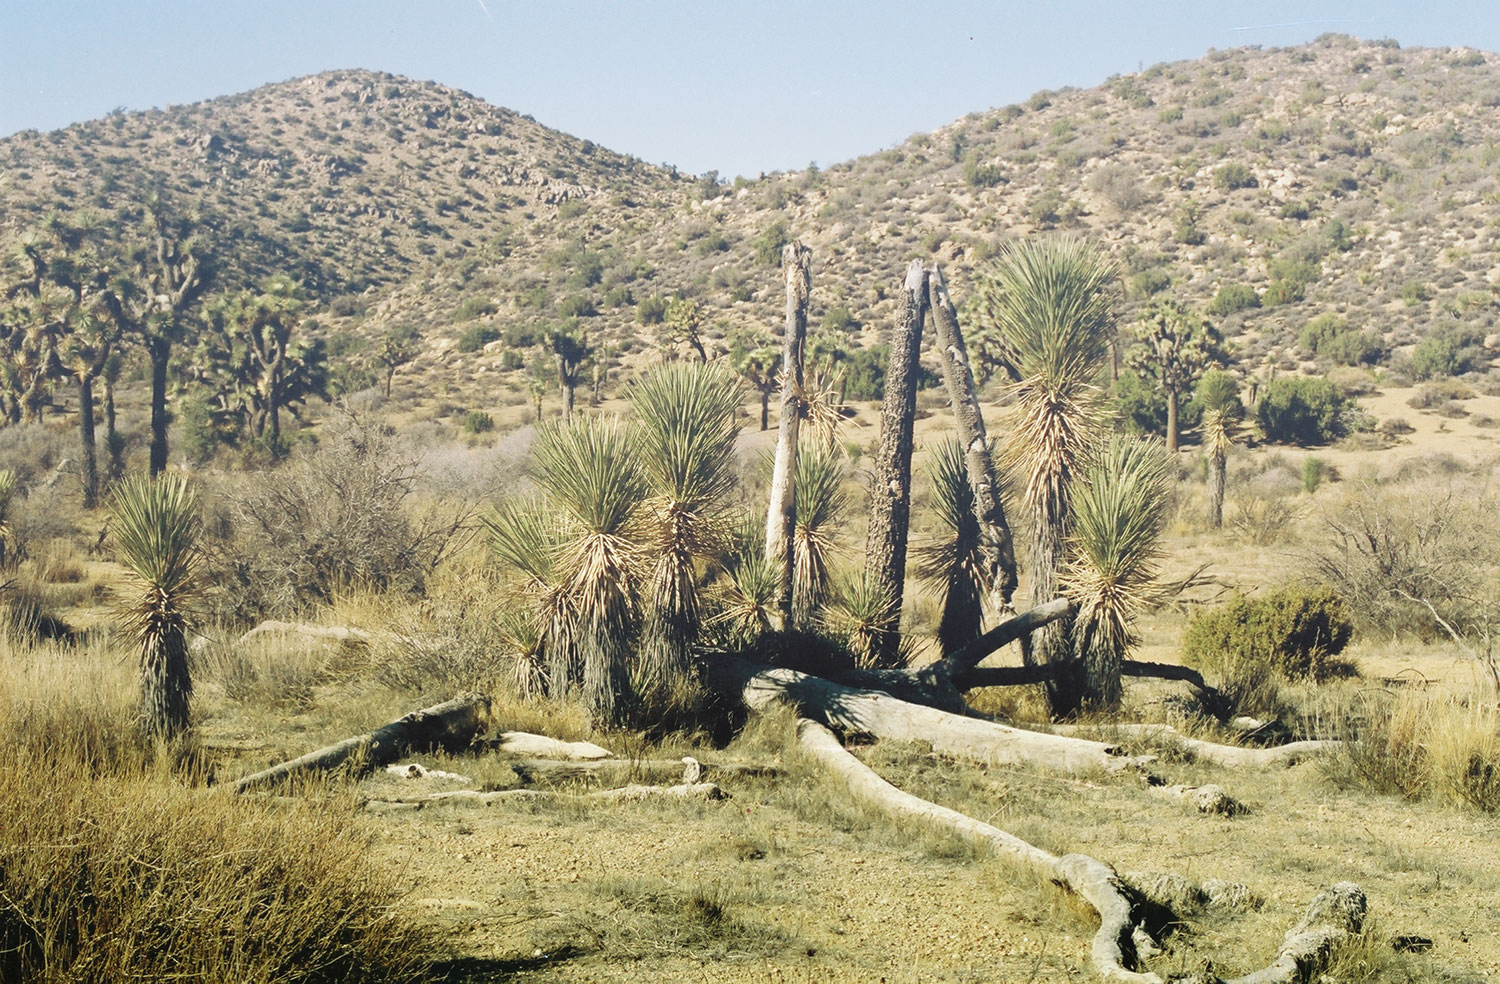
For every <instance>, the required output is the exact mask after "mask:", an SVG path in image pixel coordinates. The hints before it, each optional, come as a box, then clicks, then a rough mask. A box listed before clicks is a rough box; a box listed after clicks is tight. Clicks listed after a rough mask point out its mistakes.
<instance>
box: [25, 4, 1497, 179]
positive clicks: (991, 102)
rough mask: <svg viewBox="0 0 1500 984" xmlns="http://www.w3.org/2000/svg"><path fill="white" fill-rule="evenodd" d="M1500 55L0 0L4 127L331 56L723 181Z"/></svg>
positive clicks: (932, 9) (1295, 40) (1136, 13)
mask: <svg viewBox="0 0 1500 984" xmlns="http://www.w3.org/2000/svg"><path fill="white" fill-rule="evenodd" d="M1330 31H1332V32H1337V33H1341V34H1351V35H1354V36H1356V37H1361V38H1367V39H1371V40H1373V39H1376V38H1394V39H1395V40H1396V41H1398V42H1399V43H1400V44H1401V45H1402V46H1403V47H1415V46H1446V45H1467V46H1469V47H1474V48H1480V49H1482V50H1485V51H1500V8H1497V7H1496V6H1495V4H1494V2H1493V0H1468V2H1455V0H1428V2H1423V3H1416V2H1412V0H1364V2H1349V0H1284V2H1271V0H1265V2H1232V0H1190V2H1180V0H1058V2H1048V0H1030V2H1024V3H1017V2H1010V0H1004V2H1000V0H996V2H978V0H953V2H948V3H927V4H923V3H914V2H910V0H907V2H893V0H869V2H863V3H857V2H852V0H826V2H820V0H696V2H689V0H613V2H610V0H0V136H7V135H9V134H11V133H14V132H16V131H18V130H23V129H38V130H51V129H55V128H57V127H61V126H66V125H67V124H69V123H74V122H78V121H80V120H86V119H92V118H95V117H99V116H103V115H105V114H106V113H108V112H110V111H111V110H114V109H117V108H124V109H127V110H135V109H149V108H151V107H153V106H167V105H174V104H181V103H190V102H197V101H200V100H203V99H208V98H212V97H214V96H220V95H228V94H231V93H236V92H241V91H244V90H247V89H252V88H254V87H256V86H258V85H264V84H267V83H271V82H280V81H284V80H286V79H289V78H295V77H298V76H302V75H310V74H313V73H316V72H320V71H326V70H329V69H336V68H366V69H373V70H381V71H387V72H393V73H396V74H398V75H406V76H409V77H412V78H416V79H421V80H432V81H437V82H441V83H443V84H445V85H450V86H455V87H457V88H460V89H464V90H467V91H468V92H470V93H472V94H474V95H476V96H479V97H481V98H483V99H485V100H487V101H489V102H491V103H495V104H497V105H500V106H505V107H508V108H510V109H513V110H516V111H518V112H522V113H527V114H530V115H531V116H533V117H535V118H536V119H537V120H538V121H539V122H541V123H543V124H545V125H547V126H551V127H554V128H556V129H559V130H563V131H565V132H567V133H571V134H573V135H574V136H577V137H580V138H586V139H589V140H593V141H594V142H595V143H598V144H601V145H603V146H605V147H608V148H610V149H612V150H616V151H620V152H622V153H627V154H633V155H635V156H637V157H639V158H641V159H643V160H646V161H649V162H651V163H658V164H670V165H675V166H677V167H679V168H681V169H682V170H684V171H688V172H690V173H693V174H701V173H703V172H705V171H709V170H714V171H718V172H719V173H720V175H721V176H722V177H726V178H728V177H733V176H735V175H739V174H743V175H745V176H747V177H753V176H755V175H757V174H759V173H761V172H769V171H778V170H793V169H798V168H802V167H805V166H807V164H808V163H810V162H817V163H818V164H819V165H821V166H827V165H829V164H833V163H837V162H839V161H843V160H848V159H850V158H852V157H856V156H859V155H861V154H868V153H873V152H875V151H879V150H882V149H884V148H887V147H891V146H894V145H895V144H897V143H899V142H901V141H902V140H904V139H906V138H907V137H908V136H910V135H912V134H913V133H917V132H922V131H928V130H932V129H935V128H937V127H939V126H942V125H944V124H945V123H949V122H951V121H953V120H955V119H957V118H959V117H961V116H963V115H965V114H967V113H971V112H976V111H981V110H985V109H989V108H991V107H995V106H1004V105H1006V104H1008V103H1012V102H1019V101H1022V100H1024V99H1026V98H1027V97H1028V96H1030V95H1031V94H1032V93H1033V92H1036V91H1037V90H1039V89H1051V88H1061V87H1063V86H1077V87H1080V88H1082V87H1088V86H1092V85H1097V84H1098V83H1100V82H1102V81H1104V80H1105V79H1107V78H1108V77H1110V76H1111V75H1115V74H1124V73H1129V72H1134V71H1137V70H1138V69H1140V68H1143V67H1146V66H1150V65H1152V64H1154V63H1156V62H1162V61H1176V60H1179V59H1186V58H1198V57H1201V56H1202V55H1204V54H1206V53H1207V52H1208V50H1209V49H1210V48H1219V49H1226V48H1237V47H1243V46H1246V45H1261V46H1264V47H1272V46H1286V45H1294V44H1300V43H1303V42H1305V41H1310V40H1312V39H1313V38H1315V37H1317V36H1318V35H1320V34H1323V33H1325V32H1330Z"/></svg>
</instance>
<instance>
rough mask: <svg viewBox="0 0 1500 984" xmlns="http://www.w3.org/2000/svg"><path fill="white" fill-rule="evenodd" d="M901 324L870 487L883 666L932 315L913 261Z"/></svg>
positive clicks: (895, 642)
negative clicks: (883, 608)
mask: <svg viewBox="0 0 1500 984" xmlns="http://www.w3.org/2000/svg"><path fill="white" fill-rule="evenodd" d="M902 300H903V303H902V306H901V314H900V320H899V321H898V322H897V323H896V331H895V334H894V336H893V337H892V338H891V361H890V365H889V367H888V368H887V369H886V374H885V400H884V402H883V403H882V405H881V408H880V450H879V451H878V452H877V454H876V456H875V474H874V476H873V479H872V482H871V488H870V529H869V534H868V538H867V539H866V541H865V577H866V578H867V579H868V580H869V582H870V584H871V586H872V587H873V588H874V589H875V590H876V591H877V592H878V593H879V595H880V597H883V598H884V599H885V600H886V603H887V604H888V606H889V608H888V609H887V614H886V618H885V620H884V625H883V626H882V628H881V630H880V631H878V632H877V633H876V634H875V639H874V647H873V648H874V652H873V653H872V657H873V658H874V660H875V662H876V663H877V664H885V665H890V664H892V663H893V662H895V660H896V657H897V653H898V651H899V648H900V643H901V635H900V623H901V603H902V600H903V595H904V593H905V586H906V542H907V533H908V531H909V529H910V526H911V452H912V426H913V423H914V422H915V419H916V412H917V372H918V365H917V356H918V351H919V349H920V347H921V344H922V321H923V317H924V315H925V314H926V311H927V271H926V270H924V269H923V268H922V263H921V261H920V260H913V261H912V262H911V266H910V267H908V268H907V271H906V283H905V285H904V293H903V299H902Z"/></svg>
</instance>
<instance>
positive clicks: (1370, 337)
mask: <svg viewBox="0 0 1500 984" xmlns="http://www.w3.org/2000/svg"><path fill="white" fill-rule="evenodd" d="M1297 341H1298V342H1299V343H1300V344H1301V346H1302V347H1303V348H1305V349H1307V350H1308V351H1310V352H1311V353H1312V354H1313V355H1315V356H1317V357H1318V358H1320V359H1327V360H1329V361H1330V362H1336V363H1338V364H1339V365H1344V366H1371V365H1375V364H1376V363H1377V362H1379V361H1380V360H1381V359H1382V358H1384V357H1385V345H1384V344H1383V343H1382V341H1381V340H1380V338H1379V336H1377V335H1375V334H1374V333H1372V332H1362V331H1357V330H1355V329H1353V328H1351V327H1349V322H1348V321H1346V320H1344V319H1343V318H1340V317H1338V316H1337V315H1332V314H1321V315H1319V316H1318V317H1316V318H1314V319H1312V320H1311V321H1309V322H1308V323H1307V324H1306V325H1304V326H1303V328H1302V331H1301V333H1300V334H1298V336H1297Z"/></svg>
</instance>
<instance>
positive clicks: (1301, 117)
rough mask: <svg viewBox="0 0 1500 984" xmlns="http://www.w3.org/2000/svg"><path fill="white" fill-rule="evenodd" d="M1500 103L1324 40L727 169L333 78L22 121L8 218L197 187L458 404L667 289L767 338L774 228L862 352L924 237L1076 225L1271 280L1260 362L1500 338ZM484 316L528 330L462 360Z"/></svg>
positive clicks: (1182, 66) (938, 247)
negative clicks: (798, 163) (49, 127)
mask: <svg viewBox="0 0 1500 984" xmlns="http://www.w3.org/2000/svg"><path fill="white" fill-rule="evenodd" d="M1497 106H1500V58H1497V57H1496V56H1486V55H1484V54H1481V53H1479V52H1476V51H1472V50H1467V49H1410V50H1405V49H1400V48H1398V47H1397V46H1395V45H1394V43H1391V42H1376V43H1367V42H1361V41H1356V40H1353V39H1349V38H1345V37H1337V36H1329V37H1325V38H1323V39H1321V40H1319V41H1318V42H1315V43H1313V44H1310V45H1307V46H1303V47H1298V48H1291V49H1274V50H1257V49H1240V50H1235V51H1225V52H1210V53H1209V54H1208V55H1207V56H1206V57H1204V58H1202V59H1198V60H1195V61H1187V62H1178V63H1173V64H1164V65H1156V66H1152V67H1150V68H1148V69H1146V70H1144V71H1142V72H1139V73H1136V74H1133V75H1128V76H1122V77H1118V78H1115V79H1112V80H1111V81H1109V82H1107V83H1106V84H1104V85H1102V86H1099V87H1096V88H1093V89H1088V90H1068V91H1062V92H1041V93H1037V94H1036V95H1035V96H1033V97H1032V98H1031V99H1030V100H1028V101H1027V102H1026V103H1025V104H1023V105H1013V106H1007V107H1004V108H1000V109H993V110H989V111H986V112H982V113H975V114H973V115H971V116H968V117H965V118H964V119H961V120H958V121H956V122H954V123H952V124H949V125H948V126H945V127H942V128H940V129H939V130H937V131H935V132H933V133H929V134H916V135H914V136H912V137H911V138H909V139H908V140H906V141H905V142H904V143H902V144H901V145H900V146H897V147H894V148H891V149H888V150H885V151H881V152H879V153H875V154H871V155H869V156H865V157H861V158H858V159H856V160H853V161H849V162H845V163H841V164H837V165H834V166H831V167H828V168H826V169H824V170H821V171H819V170H816V169H812V168H809V169H808V170H806V171H802V172H795V173H787V174H773V175H768V176H762V177H760V178H758V179H755V180H744V179H741V180H737V181H736V182H735V183H734V184H733V185H726V184H723V183H715V182H714V181H713V180H712V176H710V177H709V178H707V179H698V180H694V179H690V178H689V177H687V176H684V175H680V174H677V173H675V172H674V171H670V170H666V169H663V168H659V167H654V166H651V165H647V164H644V163H642V162H640V161H638V160H635V159H633V158H628V157H623V156H620V155H617V154H613V153H611V152H609V151H607V150H604V149H603V148H599V147H597V146H595V145H593V144H592V143H590V142H588V141H586V140H580V139H575V138H573V137H569V136H566V135H563V134H560V133H557V132H555V131H551V130H548V129H546V128H545V127H543V126H541V125H540V124H538V123H536V122H534V121H532V120H530V119H529V118H527V117H524V116H521V115H518V114H516V113H514V112H512V111H509V110H504V109H499V108H495V107H492V106H490V105H488V104H486V103H484V102H482V101H480V100H477V99H474V98H473V97H471V96H468V95H466V94H464V93H461V92H458V91H456V90H452V89H448V88H445V87H442V86H439V85H435V84H431V83H420V82H412V81H410V80H406V79H402V78H397V77H394V76H389V75H383V74H378V73H370V72H360V71H346V72H333V73H326V74H323V75H318V76H313V77H310V78H305V79H299V80H293V81H290V82H285V83H281V84H277V85H271V86H266V87H263V88H260V89H256V90H254V91H252V92H249V93H244V94H241V95H238V96H232V97H226V98H222V99H215V100H210V101H208V102H204V103H199V104H195V105H191V106H182V107H172V108H168V109H165V110H152V111H149V112H145V113H119V114H115V115H112V116H110V117H109V118H107V119H104V120H99V121H93V122H89V123H84V124H79V125H76V126H73V127H69V128H67V129H64V130H61V131H56V132H53V133H49V134H37V133H23V134H17V135H15V136H13V137H10V138H7V139H6V140H4V141H0V190H3V194H4V205H3V212H0V230H3V232H4V234H6V235H7V236H8V235H10V234H13V233H14V232H16V231H18V230H20V229H22V228H24V227H26V226H28V225H30V224H32V223H34V222H36V221H37V220H38V219H39V218H40V217H41V216H42V215H43V214H45V212H47V211H48V210H50V209H62V208H76V209H91V210H94V211H96V212H99V213H100V214H102V215H104V216H105V217H108V216H110V215H112V214H115V213H122V212H123V213H129V212H130V210H131V209H132V208H133V207H134V205H135V203H136V202H138V201H139V200H140V199H141V196H142V194H143V193H144V191H145V190H146V189H147V188H150V187H157V186H160V187H163V188H165V189H167V190H168V192H169V193H170V194H171V195H172V196H173V197H174V198H176V199H178V200H183V201H196V202H201V207H202V208H203V209H204V210H205V214H207V215H208V216H209V217H210V224H211V226H212V235H213V237H214V238H215V239H216V240H217V241H218V242H219V243H220V244H221V246H222V249H221V254H222V255H223V256H224V257H225V263H226V266H227V269H226V271H225V275H224V277H223V278H222V280H223V282H224V283H226V284H228V283H234V282H242V281H246V280H253V279H256V278H259V277H261V276H264V275H265V274H266V273H267V272H269V271H271V270H276V269H285V270H290V271H292V272H293V273H295V274H296V275H297V276H299V277H301V278H302V279H303V280H304V282H305V283H306V285H307V286H308V287H309V289H310V290H312V291H313V292H314V293H315V295H317V296H318V297H319V298H320V299H321V300H323V301H324V302H326V303H327V304H328V305H329V307H330V316H329V317H328V318H327V319H325V321H326V324H327V325H328V327H329V329H330V330H331V331H333V332H336V333H338V334H341V335H342V334H344V333H346V332H347V333H349V335H348V337H346V338H345V340H344V341H343V342H342V343H341V344H340V345H339V346H338V350H340V351H344V352H348V353H357V351H358V349H359V346H360V344H361V342H360V341H359V340H360V339H368V338H371V337H374V336H375V335H377V334H378V333H380V332H381V331H384V330H386V329H387V328H388V327H389V326H392V325H396V324H407V325H412V326H414V327H416V328H417V329H419V330H420V331H421V333H422V334H423V336H424V339H425V341H426V355H425V357H424V358H422V359H419V361H418V363H417V364H416V365H415V366H414V367H413V368H414V371H416V372H418V373H420V374H421V375H422V379H428V378H431V379H432V381H434V382H436V380H437V378H438V377H439V376H440V377H441V379H442V380H443V383H442V388H443V390H444V391H446V392H451V393H455V394H456V395H458V396H463V395H465V394H468V395H469V396H474V395H476V394H477V392H478V391H480V390H490V391H492V393H491V399H493V398H494V397H493V391H494V390H495V388H496V387H495V382H494V381H495V380H497V379H498V380H504V381H506V382H508V383H509V385H508V386H502V387H500V388H501V389H504V390H508V391H512V392H519V391H520V389H521V386H522V379H523V377H522V375H521V374H520V371H519V370H515V369H510V370H503V369H502V365H504V364H509V365H511V366H514V365H515V363H516V361H517V360H516V359H515V358H514V357H512V359H511V360H509V362H508V363H502V359H503V358H504V354H505V353H504V351H503V350H504V349H505V348H506V346H507V344H511V345H512V346H514V345H516V344H518V343H524V342H526V341H527V340H528V339H527V336H528V335H530V334H531V331H530V330H529V329H530V328H531V327H534V326H535V325H537V324H538V323H540V322H545V321H548V320H551V319H555V318H558V317H561V316H562V315H563V314H577V315H580V316H581V321H582V324H583V326H584V328H585V329H586V330H588V331H589V332H590V333H591V334H592V335H593V337H594V338H595V339H596V340H597V341H600V342H603V341H609V342H610V343H612V344H614V345H616V346H618V348H619V349H620V350H621V351H622V352H623V353H628V352H629V351H630V350H631V349H632V348H638V347H645V346H649V345H652V344H655V343H657V342H658V341H661V340H660V339H658V332H657V329H655V328H652V327H648V326H646V325H645V324H644V323H643V322H642V320H641V319H640V318H639V317H638V315H639V313H640V312H638V305H639V304H640V303H641V302H642V301H644V300H647V299H648V298H652V297H654V296H655V297H670V296H674V295H678V294H681V295H685V296H689V297H693V298H695V299H697V300H698V301H699V302H700V303H701V304H703V305H704V306H705V307H706V308H707V309H708V313H709V320H708V323H709V328H708V332H707V334H708V335H709V336H710V338H713V339H720V340H721V339H723V338H725V337H726V336H728V335H730V334H732V333H733V332H735V331H738V330H743V329H755V330H761V331H769V330H773V329H774V327H775V325H776V324H777V321H778V320H779V315H778V312H779V309H780V303H781V298H780V285H779V277H778V276H777V272H776V271H775V270H774V263H775V257H776V255H777V251H776V249H775V246H776V245H777V243H779V241H780V240H781V238H782V236H783V235H791V236H795V237H799V238H802V239H803V240H804V241H806V242H808V243H809V244H810V245H811V246H812V248H813V250H814V261H815V267H814V301H813V313H814V318H815V319H816V320H818V321H820V322H823V323H824V324H826V326H827V327H828V328H829V329H830V330H835V329H843V330H845V331H848V332H850V333H851V334H852V335H853V336H855V340H856V344H869V343H870V342H872V341H876V340H878V338H879V332H880V331H881V330H882V329H883V327H884V326H885V325H886V324H887V323H888V322H889V320H890V314H891V302H890V300H889V297H888V293H889V291H890V287H891V285H893V284H894V283H895V282H896V278H897V276H898V273H899V271H900V270H901V269H902V268H903V266H904V264H905V262H906V261H907V260H909V259H910V258H912V257H914V256H915V257H923V258H933V259H938V260H940V261H942V262H944V263H945V264H946V265H947V266H948V269H949V277H950V281H951V282H952V283H953V284H954V286H955V294H956V296H957V297H958V299H959V300H960V302H962V300H963V298H964V297H965V296H966V295H967V293H968V290H967V284H968V279H969V277H970V275H971V274H972V272H973V271H974V270H975V269H976V268H977V267H979V266H980V265H982V263H983V262H984V260H985V258H986V257H988V256H989V255H991V254H992V253H993V252H994V251H995V249H996V248H997V247H998V246H999V245H1000V244H1001V243H1003V242H1004V241H1005V240H1007V239H1009V238H1012V237H1017V236H1029V235H1034V234H1037V233H1039V232H1043V231H1046V230H1050V229H1073V230H1077V231H1081V232H1085V233H1087V234H1089V235H1091V236H1094V237H1096V238H1097V239H1099V240H1100V241H1101V242H1103V243H1104V244H1105V245H1106V246H1107V248H1108V249H1109V250H1110V251H1111V252H1112V253H1113V254H1114V255H1115V257H1116V258H1117V259H1118V261H1119V263H1120V265H1121V267H1122V271H1123V273H1124V280H1125V285H1126V288H1127V292H1126V294H1125V297H1124V303H1123V308H1124V314H1125V316H1126V317H1128V316H1129V313H1130V308H1131V307H1132V306H1134V305H1136V304H1138V303H1140V302H1141V301H1143V300H1144V299H1146V298H1147V297H1149V296H1152V295H1154V294H1161V295H1162V296H1172V297H1175V298H1178V299H1181V300H1183V301H1186V302H1188V303H1190V304H1194V305H1197V306H1200V307H1204V306H1208V305H1210V304H1211V303H1212V302H1213V301H1214V299H1215V298H1216V297H1217V296H1218V295H1219V292H1220V290H1221V288H1223V287H1225V286H1241V287H1249V288H1251V289H1252V290H1253V291H1254V294H1253V296H1252V295H1248V294H1246V293H1244V292H1243V291H1241V294H1240V296H1239V297H1238V298H1234V297H1228V298H1223V299H1221V300H1220V301H1219V302H1218V303H1217V304H1215V305H1214V306H1213V307H1212V308H1210V310H1212V311H1215V312H1216V313H1215V320H1216V321H1217V322H1219V323H1220V324H1221V326H1222V327H1223V328H1224V330H1225V333H1226V335H1228V336H1229V338H1230V340H1231V342H1232V344H1233V345H1234V346H1235V350H1236V358H1237V361H1238V362H1239V364H1240V366H1241V367H1242V368H1243V369H1245V370H1247V371H1249V370H1253V369H1257V368H1259V367H1262V366H1266V365H1278V366H1281V367H1284V368H1295V367H1296V366H1297V365H1298V364H1299V363H1301V362H1303V360H1305V359H1307V358H1308V357H1309V353H1307V352H1305V351H1303V350H1301V349H1300V348H1299V347H1298V346H1297V344H1296V338H1297V334H1298V332H1299V331H1300V329H1301V328H1302V327H1303V326H1304V325H1305V324H1306V322H1307V321H1309V320H1310V319H1312V318H1313V317H1315V316H1317V315H1320V314H1324V313H1333V314H1337V315H1340V316H1343V317H1345V318H1347V319H1348V321H1349V323H1350V325H1351V327H1354V328H1356V329H1362V330H1369V331H1372V332H1374V333H1375V334H1376V335H1378V336H1379V338H1380V339H1381V340H1382V343H1383V347H1384V348H1385V349H1386V350H1387V351H1386V352H1385V354H1383V355H1381V356H1380V358H1382V359H1383V360H1384V361H1386V362H1387V363H1389V362H1391V361H1392V360H1393V359H1397V360H1399V356H1400V353H1401V352H1402V351H1403V347H1405V346H1410V345H1411V344H1412V343H1414V342H1415V341H1416V340H1417V339H1418V338H1419V337H1421V336H1422V335H1423V334H1424V333H1428V332H1431V331H1433V330H1435V329H1436V328H1438V327H1440V326H1442V325H1444V324H1459V323H1461V324H1462V325H1464V326H1465V327H1466V328H1470V329H1473V330H1475V331H1478V332H1485V333H1487V332H1490V331H1492V330H1493V327H1494V322H1495V316H1496V303H1497V291H1500V255H1497V234H1500V232H1497V224H1496V222H1495V221H1494V217H1495V206H1496V205H1497V203H1500V182H1497V175H1496V164H1497V161H1500V115H1497V114H1496V112H1495V108H1496V107H1497ZM1246 304H1250V305H1254V306H1249V307H1242V308H1241V309H1239V310H1230V309H1231V308H1235V307H1236V306H1237V305H1246ZM475 324H487V325H488V326H489V327H490V328H491V330H490V331H489V332H487V333H486V334H485V335H484V336H482V337H490V336H493V335H503V334H504V332H505V329H507V328H511V329H512V330H511V331H510V333H509V334H508V335H505V336H504V337H505V338H506V341H496V342H492V343H491V344H489V345H488V346H486V347H485V348H484V349H482V350H480V351H476V352H472V353H456V352H454V351H452V349H451V346H452V344H453V342H454V341H455V340H456V339H457V338H458V337H459V336H460V335H461V334H462V333H463V332H464V331H466V330H469V329H472V328H473V327H474V325H475ZM717 344H718V345H719V346H720V347H721V348H722V347H723V345H724V342H723V341H718V342H717ZM625 357H626V358H627V359H628V358H629V356H628V355H626V356H625ZM523 361H524V360H523ZM423 388H424V389H425V388H426V387H425V386H424V387H423Z"/></svg>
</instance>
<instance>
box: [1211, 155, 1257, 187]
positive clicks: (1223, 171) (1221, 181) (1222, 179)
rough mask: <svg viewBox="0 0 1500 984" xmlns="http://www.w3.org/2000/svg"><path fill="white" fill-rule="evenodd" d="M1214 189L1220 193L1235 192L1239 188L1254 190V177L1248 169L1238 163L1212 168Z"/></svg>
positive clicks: (1233, 162) (1232, 162)
mask: <svg viewBox="0 0 1500 984" xmlns="http://www.w3.org/2000/svg"><path fill="white" fill-rule="evenodd" d="M1213 181H1214V187H1215V188H1218V189H1220V190H1222V191H1235V190H1237V189H1240V188H1254V187H1255V175H1253V174H1251V173H1250V168H1248V167H1246V166H1245V165H1244V164H1241V163H1240V162H1239V161H1230V162H1229V163H1228V164H1221V165H1219V166H1218V167H1216V168H1214V172H1213Z"/></svg>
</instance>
